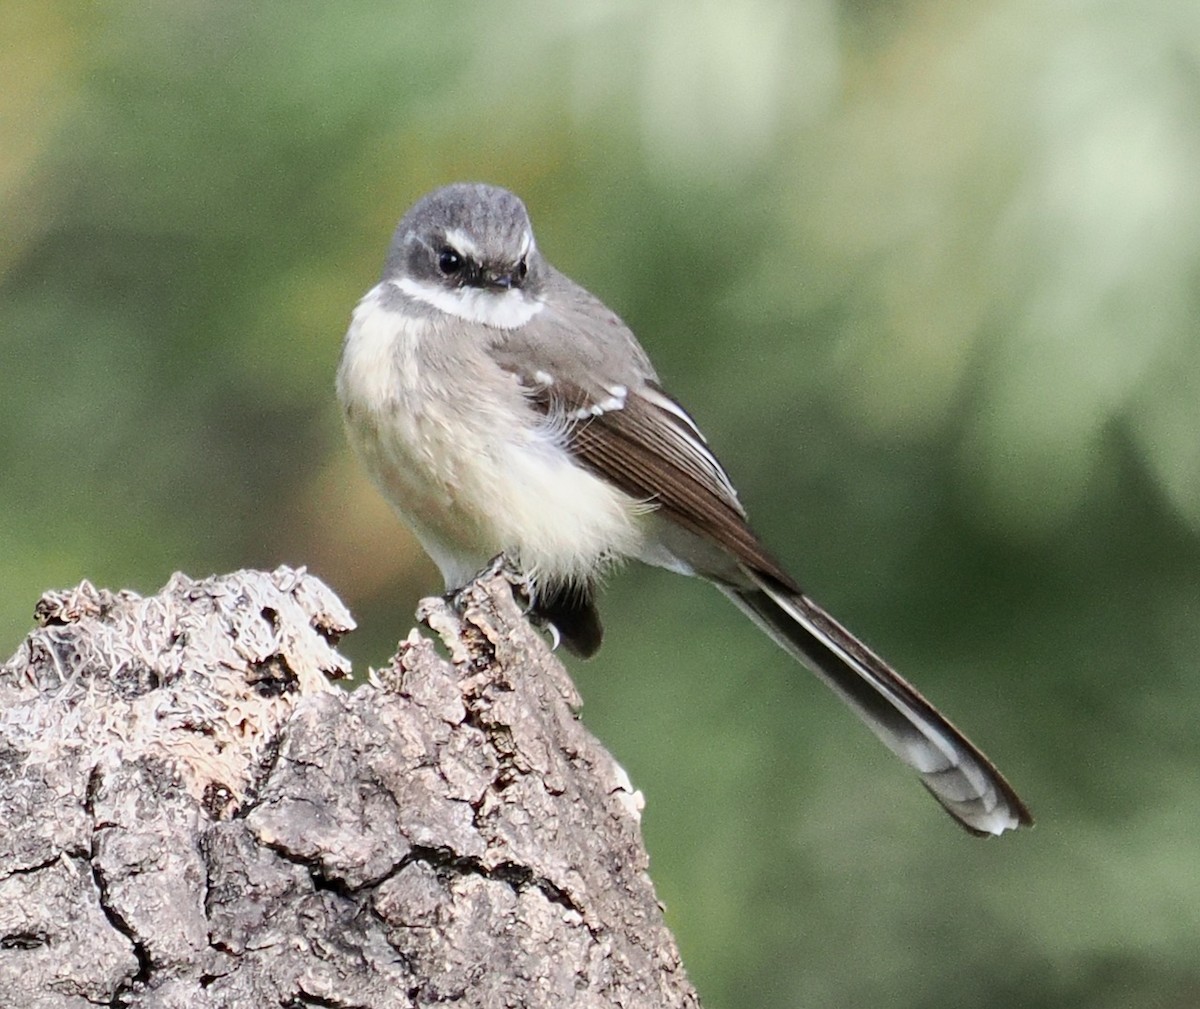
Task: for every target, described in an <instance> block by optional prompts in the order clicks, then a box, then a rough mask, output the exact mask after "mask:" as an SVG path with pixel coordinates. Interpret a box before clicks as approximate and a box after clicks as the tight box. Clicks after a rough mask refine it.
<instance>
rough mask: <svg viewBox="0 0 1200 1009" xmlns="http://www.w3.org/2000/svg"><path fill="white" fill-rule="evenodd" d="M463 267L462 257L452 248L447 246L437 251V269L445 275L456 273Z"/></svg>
mask: <svg viewBox="0 0 1200 1009" xmlns="http://www.w3.org/2000/svg"><path fill="white" fill-rule="evenodd" d="M462 268H463V258H462V256H460V255H459V254H458V253H457V252H455V251H454V250H453V249H451V248H449V247H447V248H445V249H442V251H441V252H439V253H438V269H439V270H441V271H442V273H444V274H445V275H446V276H447V277H449V276H450V275H452V274H455V273H458V271H459V270H461V269H462Z"/></svg>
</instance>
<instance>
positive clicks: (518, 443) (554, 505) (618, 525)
mask: <svg viewBox="0 0 1200 1009" xmlns="http://www.w3.org/2000/svg"><path fill="white" fill-rule="evenodd" d="M440 335H441V334H439V333H438V332H437V329H436V325H435V324H434V323H433V322H431V321H428V320H426V319H413V318H409V317H408V316H405V315H402V314H400V313H397V312H395V311H392V310H390V309H388V308H386V307H384V305H383V304H382V299H381V297H380V291H379V289H378V288H377V289H375V290H373V291H371V292H369V293H368V294H367V296H366V297H365V298H364V299H363V300H362V301H361V302H360V303H359V305H358V307H357V308H356V310H355V312H354V318H353V321H352V322H351V325H350V330H349V332H348V333H347V334H346V342H345V345H344V347H343V351H342V361H341V365H340V367H339V369H338V380H337V387H338V398H339V400H340V401H341V404H342V409H343V413H344V417H345V421H346V427H347V431H348V433H349V438H350V442H351V444H352V445H353V446H354V448H355V450H356V451H357V452H358V453H359V455H360V456H361V457H362V459H363V462H364V464H365V465H366V467H367V470H368V472H369V473H370V474H371V477H372V479H373V480H374V481H375V483H376V484H377V485H378V486H379V488H380V489H381V490H382V492H383V494H384V496H385V497H386V498H387V499H388V501H390V502H391V504H392V505H393V507H395V508H396V510H397V511H398V512H399V513H400V515H401V516H402V517H403V518H404V519H405V521H406V522H407V523H408V524H409V525H410V526H411V527H412V529H413V531H414V533H416V535H417V537H418V539H419V540H420V541H421V544H422V546H423V547H424V548H425V550H426V551H427V552H428V553H429V555H430V556H431V557H432V558H433V560H434V561H435V563H436V564H437V565H438V567H439V568H440V569H441V572H442V576H443V578H444V579H445V580H446V584H447V587H448V588H456V587H458V586H460V585H462V584H464V583H465V582H466V581H468V580H469V579H470V577H471V576H472V575H473V574H475V573H476V572H477V571H478V570H480V569H481V568H482V567H483V566H484V565H485V564H486V563H487V562H488V561H489V560H490V559H491V558H492V557H494V556H495V555H496V554H499V553H502V552H503V553H507V554H508V555H509V556H510V557H511V558H512V559H513V560H514V561H516V562H517V563H518V564H519V565H520V567H521V568H522V570H523V571H524V572H525V573H526V574H527V575H529V576H530V577H531V578H533V579H534V580H535V581H538V580H542V579H546V580H550V581H554V582H561V581H568V580H570V581H579V582H587V581H590V580H591V579H593V578H594V577H595V576H596V574H597V573H598V572H599V570H600V568H601V567H602V566H603V564H604V563H605V562H606V561H607V560H610V559H613V558H616V557H620V556H627V555H637V554H638V553H639V551H640V548H641V543H642V535H641V534H642V528H643V526H642V521H641V516H642V514H643V513H644V512H645V510H646V509H645V506H644V505H642V504H641V503H640V502H638V501H635V500H634V499H633V498H631V497H629V496H628V495H627V494H624V493H623V492H621V491H619V490H617V489H616V488H614V487H613V486H612V485H610V484H608V483H606V482H604V481H602V480H600V479H598V478H597V477H595V476H592V475H591V474H590V473H589V472H587V471H586V470H584V469H582V468H580V467H579V466H578V465H576V464H575V463H574V462H573V461H572V459H571V457H570V456H569V455H568V453H567V452H566V450H565V449H564V448H563V446H562V443H561V440H560V439H561V434H559V433H557V432H555V431H553V430H551V429H549V428H548V427H547V426H546V425H545V424H544V423H540V418H539V417H538V416H537V415H536V414H535V413H534V411H533V410H532V409H531V408H530V407H529V406H528V404H527V402H526V401H525V399H524V397H523V395H522V393H521V391H520V389H519V388H518V387H517V385H516V382H515V381H514V380H513V379H511V377H509V376H507V375H505V374H504V373H503V372H501V371H500V370H499V369H498V368H495V366H493V365H492V364H491V362H490V361H489V360H488V359H487V358H486V357H483V356H482V355H481V356H480V358H479V359H478V360H479V361H480V362H481V366H482V367H486V368H487V369H488V371H487V373H481V374H479V375H469V376H468V375H463V374H460V373H458V372H457V371H456V368H457V367H460V366H461V367H466V365H463V364H461V362H460V364H459V365H451V366H449V367H448V368H446V369H445V370H446V374H444V375H439V373H438V372H439V369H438V368H431V367H430V366H429V363H428V362H429V356H428V354H427V347H426V344H427V342H428V341H431V340H435V339H437V338H438V337H439V336H440ZM446 379H451V380H453V381H454V386H455V388H456V389H469V390H471V394H472V396H473V398H472V399H470V400H468V401H464V399H463V398H462V397H461V396H454V395H452V394H451V392H450V390H449V389H447V387H446V381H445V380H446Z"/></svg>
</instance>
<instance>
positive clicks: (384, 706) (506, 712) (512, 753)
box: [0, 568, 698, 1009]
mask: <svg viewBox="0 0 1200 1009" xmlns="http://www.w3.org/2000/svg"><path fill="white" fill-rule="evenodd" d="M37 614H38V622H39V624H40V626H39V628H38V629H36V630H35V631H34V632H33V633H32V634H30V636H29V637H28V639H26V641H25V642H24V643H23V644H22V645H21V647H20V649H19V650H18V652H17V653H16V655H15V656H14V657H13V658H12V659H11V660H9V662H8V663H6V664H5V665H4V666H3V667H0V1005H4V1006H28V1007H32V1009H42V1007H49V1006H63V1007H68V1006H70V1007H75V1006H79V1007H83V1006H94V1005H97V1004H100V1005H112V1006H136V1007H164V1009H165V1007H184V1006H188V1007H196V1006H199V1007H218V1006H228V1007H267V1006H285V1007H301V1006H344V1007H359V1006H362V1007H366V1006H370V1007H391V1006H396V1007H409V1006H425V1005H433V1004H437V1003H442V1002H454V1003H456V1004H457V1005H461V1006H464V1007H467V1006H472V1007H474V1006H478V1007H492V1006H506V1007H515V1006H527V1007H540V1006H555V1007H561V1006H580V1007H592V1006H622V1007H641V1006H647V1007H649V1006H696V1005H697V1004H698V1003H697V1001H696V997H695V994H694V992H693V991H692V989H691V987H690V985H689V984H688V981H687V978H686V976H685V974H684V972H683V969H682V967H681V965H680V962H679V956H678V953H677V951H676V948H675V944H674V941H673V940H672V938H671V936H670V934H669V933H668V932H667V930H666V928H665V927H664V925H663V921H662V915H661V912H660V909H659V907H658V905H657V903H656V901H655V898H654V892H653V888H652V886H651V884H650V880H649V878H648V876H647V875H646V865H647V860H646V854H645V851H644V849H643V847H642V845H641V840H640V835H639V830H638V816H639V810H640V803H641V797H640V795H639V793H637V792H635V791H634V790H633V789H632V788H631V786H630V784H629V781H628V779H627V778H626V776H625V774H624V772H623V771H622V770H621V768H620V767H619V766H618V765H617V764H616V763H615V762H614V761H613V759H612V757H611V756H609V755H608V754H607V753H606V752H605V751H604V750H603V749H602V748H601V747H600V746H599V744H598V743H597V742H596V740H595V739H593V738H592V737H591V736H590V735H589V734H588V733H587V732H586V731H585V730H584V729H583V728H582V727H581V725H580V724H579V722H578V721H577V720H576V718H575V716H574V709H575V708H576V707H577V706H578V703H579V699H578V697H577V695H576V693H575V690H574V688H573V686H572V684H571V682H570V681H569V679H568V678H567V675H566V673H565V671H564V670H563V668H562V666H561V665H560V664H559V663H558V661H557V660H556V659H555V658H554V657H553V656H552V655H551V654H550V653H549V651H548V650H547V649H546V647H545V644H544V642H543V641H542V639H541V638H540V637H539V635H538V634H536V633H535V632H533V631H532V630H531V629H530V628H529V626H528V624H527V623H526V622H525V621H524V620H523V619H522V617H521V614H520V612H519V610H518V609H517V607H516V606H515V604H514V602H513V599H512V593H511V588H510V586H509V584H508V582H507V581H506V579H505V578H504V577H503V576H502V575H500V576H495V577H492V578H488V579H486V580H483V581H481V582H479V583H476V584H474V585H472V586H470V587H469V588H468V589H467V590H466V592H465V593H464V594H463V596H462V598H461V605H459V606H458V607H456V608H452V607H451V606H449V605H448V604H446V603H444V602H442V601H441V600H426V601H425V603H423V604H422V612H421V616H422V618H423V620H424V621H425V623H426V624H427V625H428V626H429V627H431V628H433V629H434V630H435V631H436V632H437V633H438V634H439V635H440V636H441V638H442V640H443V642H444V643H445V648H446V649H447V650H448V652H449V655H450V661H449V662H448V661H446V660H444V659H443V658H441V657H440V656H439V653H438V649H437V647H436V646H435V644H434V643H433V642H432V641H430V640H427V639H425V638H423V637H421V636H420V635H419V634H418V633H417V632H416V631H415V630H414V631H413V632H412V633H410V635H409V637H408V639H407V640H405V641H404V642H402V643H401V646H400V649H399V652H398V654H397V656H396V657H395V659H394V660H393V662H392V665H391V666H390V667H389V668H387V669H384V670H381V671H379V672H378V673H373V674H372V675H371V677H370V682H369V683H365V684H362V685H360V686H359V687H358V688H357V689H355V690H353V691H349V692H348V691H343V690H341V689H337V688H335V687H332V686H331V685H330V682H329V681H330V680H331V679H336V678H339V677H344V676H346V675H347V674H348V671H349V669H348V663H347V662H346V661H345V660H344V659H343V658H342V657H341V656H340V655H339V654H338V653H337V652H336V650H335V648H334V646H335V645H336V643H337V640H338V638H339V636H340V635H341V634H343V633H344V632H346V631H347V630H349V629H350V628H351V627H352V626H353V622H352V621H351V619H350V616H349V614H348V613H347V612H346V610H345V608H344V607H343V606H342V604H341V603H340V602H339V601H338V599H337V598H336V597H335V596H334V595H333V593H332V592H330V591H329V589H328V588H326V587H325V586H324V585H323V584H322V583H321V582H320V581H318V580H317V579H316V578H314V577H312V576H311V575H307V574H305V573H304V572H303V571H292V570H289V569H285V568H281V569H280V570H278V571H275V572H273V573H271V574H265V573H261V572H252V571H251V572H238V573H237V574H233V575H229V576H225V577H218V578H210V579H206V580H204V581H199V582H194V581H191V580H189V579H187V578H185V577H183V576H179V575H177V576H176V577H174V578H173V579H172V580H171V582H170V583H169V584H168V585H167V586H166V587H165V588H164V589H163V591H162V592H161V593H160V594H159V595H157V596H154V597H152V598H146V599H143V598H140V597H138V596H136V595H133V594H132V593H127V592H122V593H119V594H115V595H114V594H112V593H109V592H106V591H103V590H96V589H94V588H92V587H91V586H90V585H88V584H87V583H84V584H83V585H80V586H79V587H78V588H77V589H75V590H73V591H70V592H65V593H52V594H48V595H47V596H46V597H44V598H43V599H42V601H41V602H40V603H39V604H38V610H37Z"/></svg>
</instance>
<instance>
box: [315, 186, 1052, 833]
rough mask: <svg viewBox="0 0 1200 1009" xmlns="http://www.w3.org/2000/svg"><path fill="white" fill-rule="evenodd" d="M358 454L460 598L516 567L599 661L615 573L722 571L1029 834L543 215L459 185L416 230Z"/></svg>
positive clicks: (887, 719) (905, 734)
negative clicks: (734, 478) (820, 598)
mask: <svg viewBox="0 0 1200 1009" xmlns="http://www.w3.org/2000/svg"><path fill="white" fill-rule="evenodd" d="M337 393H338V399H339V400H340V401H341V405H342V409H343V411H344V415H345V421H346V429H347V431H348V433H349V438H350V442H351V443H352V444H353V446H354V448H355V449H356V450H357V452H358V454H359V456H361V458H362V460H363V462H364V463H365V464H366V467H367V469H368V471H369V472H370V474H371V477H372V478H373V479H374V481H375V483H376V484H377V485H378V486H379V488H380V490H382V491H383V494H384V496H385V497H386V498H387V499H388V501H390V502H391V504H392V505H393V506H394V507H395V508H396V510H397V511H398V512H399V513H400V514H401V516H402V517H403V518H404V519H405V521H406V522H408V524H409V525H410V526H411V527H412V529H413V531H414V532H415V533H416V535H417V538H418V539H419V540H420V541H421V544H422V545H423V546H424V548H425V549H426V551H428V553H429V555H430V556H431V557H432V558H433V560H434V561H435V562H436V563H437V565H438V567H439V568H440V569H441V572H442V575H443V577H444V578H445V581H446V587H447V588H448V589H454V588H459V587H461V586H463V585H464V584H466V582H467V581H469V580H470V579H471V577H472V576H473V575H474V574H476V573H477V572H478V571H480V570H481V569H483V568H484V567H486V566H487V564H488V562H489V561H490V560H491V559H492V558H494V557H496V556H497V555H499V554H504V555H505V557H506V558H507V559H508V560H509V561H510V562H511V563H512V564H514V565H515V566H516V567H517V568H518V569H519V570H520V571H521V572H522V573H523V574H524V576H525V577H526V578H527V579H528V583H529V586H530V593H531V597H532V604H533V612H534V614H535V615H536V616H538V617H540V618H541V619H542V620H544V621H545V622H547V623H549V624H551V625H552V626H553V627H554V628H555V629H556V632H557V634H559V635H560V636H561V639H562V641H563V642H564V643H565V644H566V645H567V646H568V647H569V648H570V649H571V650H572V651H574V652H576V653H578V654H580V655H584V656H587V655H591V654H593V653H594V652H595V651H596V649H597V648H599V647H600V639H601V634H602V632H601V626H600V619H599V615H598V614H597V611H596V604H595V594H596V587H597V583H598V581H599V579H600V577H601V575H602V574H603V572H604V571H605V570H606V568H608V567H609V566H610V565H612V564H613V563H614V562H617V561H619V560H621V559H622V558H626V557H636V558H638V559H639V560H642V561H645V562H646V563H648V564H655V565H658V566H660V567H665V568H669V569H670V570H672V571H677V572H680V573H682V574H687V575H699V576H700V577H702V578H705V579H707V580H708V581H710V582H712V583H713V584H714V585H716V587H717V588H719V589H720V590H721V591H722V592H723V593H725V595H727V596H728V597H729V598H730V599H731V600H733V602H734V603H735V604H736V605H737V606H738V607H739V608H740V609H741V610H742V611H743V612H745V613H746V614H747V615H748V616H749V617H750V619H752V620H753V621H754V622H755V623H756V624H758V626H759V627H761V628H762V629H763V630H764V631H765V632H766V633H767V634H769V635H770V636H771V637H772V638H773V639H774V640H775V642H776V643H777V644H778V645H780V647H782V648H783V649H784V650H785V651H787V652H788V653H790V654H791V655H792V656H794V657H795V658H796V659H798V660H799V661H800V662H802V663H804V665H806V666H807V667H808V668H810V669H811V670H813V672H815V673H816V674H817V676H819V677H820V678H821V679H822V680H824V681H825V683H827V684H828V685H829V686H830V687H832V688H833V690H834V691H835V692H836V693H837V694H838V696H839V697H841V698H842V700H843V701H845V702H846V704H848V705H849V706H850V708H851V709H852V710H853V711H854V712H855V713H856V714H857V715H858V716H859V718H861V719H862V720H863V721H864V722H865V723H866V724H867V727H868V728H870V729H871V731H872V732H874V733H875V734H876V735H877V736H878V737H879V738H880V739H881V740H883V742H884V745H886V746H887V747H888V749H890V750H891V751H892V752H893V753H894V754H896V756H898V757H899V758H900V759H901V760H903V761H904V762H905V763H906V764H908V765H909V766H910V767H912V768H913V769H914V770H916V771H917V773H918V774H919V775H920V777H921V781H922V782H923V784H924V785H925V787H926V788H927V789H929V791H930V792H931V793H932V794H933V796H934V798H935V799H937V801H938V802H940V803H941V804H942V806H943V807H944V808H945V809H946V811H947V812H948V813H949V814H950V815H951V816H953V817H954V818H955V819H956V820H957V821H958V822H959V823H961V824H962V825H963V826H964V827H965V828H966V829H967V830H969V831H972V832H973V833H976V834H1000V833H1003V832H1004V831H1005V830H1009V829H1012V828H1016V827H1018V826H1021V825H1025V824H1030V823H1032V818H1031V816H1030V814H1029V811H1028V810H1027V809H1026V808H1025V805H1024V803H1023V802H1022V801H1021V800H1020V798H1018V796H1017V794H1016V792H1014V791H1013V789H1012V788H1011V787H1010V786H1009V784H1008V782H1007V781H1005V780H1004V777H1003V776H1002V775H1001V774H1000V772H999V771H998V770H997V769H996V768H995V767H994V766H993V765H992V763H991V761H989V760H988V758H987V757H985V756H984V755H983V754H982V753H981V752H980V751H979V750H978V749H976V747H975V746H974V745H972V743H971V742H970V741H969V740H967V738H966V737H965V736H963V735H962V733H960V732H959V731H958V730H957V729H956V728H955V727H954V726H953V725H951V724H950V722H949V721H947V720H946V718H945V717H944V716H943V715H942V714H941V713H940V712H939V711H938V710H937V709H936V708H935V707H933V705H931V704H930V703H929V702H928V701H926V700H925V698H924V697H922V696H921V695H920V694H919V693H918V692H917V691H916V690H915V689H914V688H913V687H912V686H910V685H909V683H908V682H906V681H905V680H904V679H902V678H901V677H900V676H899V675H898V674H897V673H895V672H894V671H893V670H892V669H891V667H890V666H888V665H887V663H885V662H884V661H883V660H882V659H881V658H879V656H878V655H876V654H875V653H874V652H873V651H871V650H870V649H869V648H868V647H867V646H866V645H864V644H863V643H862V642H861V641H859V640H858V639H857V638H855V637H854V635H852V634H851V633H850V632H849V631H847V630H846V629H845V628H844V627H843V626H842V625H841V624H839V623H838V622H837V621H836V620H834V619H833V617H831V616H830V615H829V614H828V613H826V612H825V610H823V609H822V608H821V607H820V606H818V605H817V604H816V603H815V602H813V600H812V599H810V598H809V597H808V596H806V595H805V594H804V593H803V592H802V591H801V590H800V587H799V586H798V585H797V584H796V582H795V581H794V580H793V579H792V577H791V576H790V575H789V574H788V573H787V572H786V571H785V570H784V569H783V568H782V567H781V566H780V564H779V562H778V561H777V560H776V559H775V558H774V557H773V556H772V555H771V554H770V553H769V552H768V551H767V550H766V549H765V548H764V547H763V546H762V544H761V543H760V542H759V540H758V537H757V536H756V535H755V534H754V532H753V531H752V530H751V529H750V527H749V525H748V524H747V522H746V513H745V511H744V510H743V509H742V506H741V504H740V503H739V502H738V498H737V493H736V491H735V490H734V489H733V485H732V484H731V483H730V481H729V477H728V476H727V475H726V474H725V470H724V468H723V467H722V466H721V464H720V463H719V462H718V461H717V459H716V457H715V456H714V455H713V454H712V452H711V451H709V449H708V446H707V444H706V443H705V439H704V436H703V435H702V434H701V433H700V429H699V428H698V427H697V426H696V424H695V422H694V421H693V420H692V418H691V417H690V416H689V415H688V413H687V412H686V411H685V410H684V409H683V408H682V407H681V406H680V405H679V404H678V403H676V402H675V400H674V399H672V398H671V397H670V395H668V394H667V393H666V392H665V391H664V390H663V388H662V386H661V385H660V384H659V380H658V375H657V374H656V373H655V370H654V366H653V365H652V364H651V363H650V359H649V358H648V357H647V356H646V352H645V351H644V350H642V348H641V345H640V344H639V343H638V342H637V339H636V338H635V337H634V335H633V333H632V332H630V330H629V329H628V327H627V326H626V325H625V324H624V323H623V322H622V321H621V320H620V319H619V318H618V317H617V316H616V315H615V314H613V313H612V312H611V311H609V309H607V308H606V307H605V306H604V305H603V304H602V303H601V302H600V301H599V300H598V299H597V298H595V297H594V296H593V295H591V294H589V293H588V292H587V291H585V290H584V289H583V288H582V287H580V286H579V285H578V284H576V283H574V282H573V281H571V280H569V279H568V278H567V277H564V276H563V275H562V274H561V273H559V272H558V271H557V270H556V269H554V267H553V266H551V265H550V264H549V263H548V262H547V261H546V260H545V258H544V257H543V256H542V254H541V252H540V251H539V249H538V247H537V244H536V242H535V241H534V237H533V230H532V227H531V225H530V222H529V215H528V213H527V212H526V210H525V205H524V204H523V203H522V202H521V201H520V200H519V199H518V198H517V197H516V196H514V195H513V194H512V193H510V192H508V191H507V190H504V189H499V188H497V187H495V186H488V185H474V184H456V185H451V186H446V187H445V188H443V189H439V190H437V191H436V192H434V193H430V194H429V195H428V196H426V197H424V198H423V199H421V200H419V201H418V202H417V203H416V204H415V205H414V206H413V207H412V209H411V210H409V212H408V213H407V214H406V215H405V216H404V218H403V220H401V221H400V224H399V226H398V227H397V228H396V233H395V236H394V238H393V240H392V245H391V248H390V250H389V251H388V255H387V261H386V263H385V265H384V269H383V276H382V278H381V280H380V282H379V283H378V284H377V285H376V286H375V287H373V288H372V289H371V290H370V291H369V292H367V294H366V296H365V297H364V298H363V299H362V301H360V302H359V304H358V307H357V308H356V309H355V310H354V316H353V321H352V322H351V324H350V329H349V331H348V332H347V334H346V339H345V344H344V346H343V348H342V358H341V363H340V365H339V367H338V375H337Z"/></svg>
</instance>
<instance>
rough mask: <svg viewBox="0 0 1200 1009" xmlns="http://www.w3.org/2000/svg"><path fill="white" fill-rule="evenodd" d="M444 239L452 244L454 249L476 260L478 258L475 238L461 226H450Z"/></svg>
mask: <svg viewBox="0 0 1200 1009" xmlns="http://www.w3.org/2000/svg"><path fill="white" fill-rule="evenodd" d="M446 241H447V242H448V243H449V244H450V245H452V246H454V251H455V252H458V253H460V254H461V255H464V256H467V257H468V258H470V259H474V260H476V261H478V260H479V258H480V257H479V246H478V245H476V244H475V240H474V239H473V238H472V237H471V236H470V235H468V234H467V233H466V232H465V231H463V230H462V228H450V229H449V230H448V231H447V232H446Z"/></svg>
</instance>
